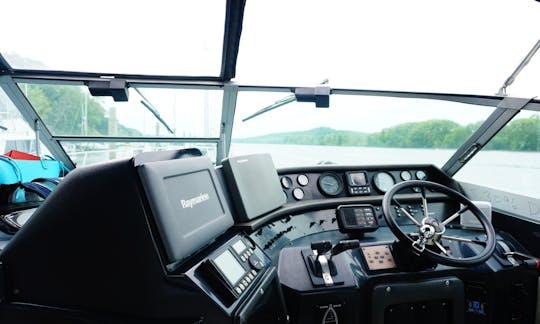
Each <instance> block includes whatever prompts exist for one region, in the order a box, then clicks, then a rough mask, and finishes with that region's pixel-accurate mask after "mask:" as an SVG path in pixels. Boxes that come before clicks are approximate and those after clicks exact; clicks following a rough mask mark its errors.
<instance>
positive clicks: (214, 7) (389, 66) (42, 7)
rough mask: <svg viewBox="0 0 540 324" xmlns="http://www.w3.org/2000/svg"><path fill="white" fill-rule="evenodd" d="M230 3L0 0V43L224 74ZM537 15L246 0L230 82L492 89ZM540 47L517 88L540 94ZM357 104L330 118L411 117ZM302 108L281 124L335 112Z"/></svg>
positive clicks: (121, 69)
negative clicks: (344, 114)
mask: <svg viewBox="0 0 540 324" xmlns="http://www.w3.org/2000/svg"><path fill="white" fill-rule="evenodd" d="M224 9H225V1H220V0H215V1H212V0H207V1H189V2H188V1H166V0H161V1H160V0H153V1H127V0H126V1H119V0H115V1H107V0H98V1H92V2H82V1H72V0H62V1H59V0H55V1H42V0H34V1H19V0H10V1H4V2H3V3H2V11H3V12H4V13H7V14H4V15H3V16H2V19H1V20H0V28H1V30H2V33H1V34H0V52H2V53H7V54H13V53H16V54H18V55H20V56H22V57H25V58H31V59H34V60H36V61H40V62H43V63H44V64H45V65H47V66H49V67H51V68H53V69H61V70H62V69H63V70H78V71H90V72H107V71H110V72H116V73H140V74H168V75H179V74H183V75H218V74H219V71H220V64H221V49H222V37H223V24H224V18H225V16H224ZM538 17H540V2H537V1H534V0H452V1H439V0H410V1H403V0H395V1H394V0H386V1H384V0H381V1H359V0H350V1H346V0H339V1H328V0H325V1H321V0H304V1H291V0H264V1H263V0H248V1H247V4H246V10H245V17H244V26H243V34H242V40H241V46H240V54H239V58H238V66H237V67H238V69H237V78H236V79H235V81H237V82H239V83H241V84H257V85H266V84H276V85H287V86H294V85H315V84H317V83H318V82H320V81H321V80H323V79H326V78H328V79H329V80H330V86H331V87H347V88H358V89H385V90H408V91H428V92H456V93H480V94H487V95H492V94H495V93H496V92H497V91H498V89H499V88H500V86H501V85H502V84H503V82H504V80H505V79H506V78H507V77H508V76H509V75H510V74H511V73H512V71H513V70H514V69H515V68H516V67H517V65H518V64H519V62H520V60H521V59H522V58H523V57H525V55H526V54H527V53H528V51H529V50H530V49H531V48H532V47H533V45H534V44H535V43H536V42H537V41H538V40H539V39H540V19H539V18H538ZM539 56H540V53H539V54H538V55H537V56H536V57H534V59H533V60H532V61H531V63H530V65H529V66H527V67H526V68H525V70H524V71H523V72H522V74H521V75H520V76H519V77H518V78H517V80H516V82H515V84H514V85H512V86H511V87H510V88H509V89H508V93H509V94H510V95H519V96H534V95H536V94H540V57H539ZM8 57H9V55H8ZM280 97H283V94H278V95H275V94H271V95H267V96H263V95H262V94H259V95H253V94H240V97H239V109H238V113H242V114H245V115H243V116H240V117H245V116H246V115H247V114H249V113H251V112H254V111H256V110H258V109H261V108H263V107H264V106H266V105H269V104H271V103H273V101H274V100H276V99H279V98H280ZM261 99H262V100H261ZM331 101H332V103H334V104H335V105H339V104H338V103H339V102H343V100H341V99H334V97H332V99H331ZM198 102H200V100H199V101H198ZM240 105H243V106H240ZM293 106H294V105H293ZM310 107H311V106H310ZM333 107H334V106H333ZM283 109H288V108H283ZM290 109H292V108H290ZM452 109H454V108H453V107H451V108H449V110H448V112H445V113H442V114H441V111H438V112H437V113H438V115H439V116H445V115H449V117H452V115H453V116H454V118H455V119H456V121H458V122H460V123H467V122H470V121H475V119H476V118H480V117H482V118H483V116H484V115H485V114H486V113H489V111H488V112H485V111H484V110H479V111H475V112H474V113H473V114H472V115H471V116H469V117H463V116H462V115H461V114H459V116H458V115H457V114H455V113H454V114H452V113H451V112H452ZM358 111H359V112H358V114H356V116H355V115H354V114H355V112H354V111H353V112H350V113H349V116H350V117H349V118H348V122H349V123H348V125H341V126H340V124H339V123H340V122H341V120H339V119H334V124H336V125H332V126H334V127H338V128H344V129H350V128H351V127H355V126H357V125H358V124H359V122H357V121H358V120H362V121H363V125H364V129H363V130H365V131H373V130H374V129H375V128H376V127H375V126H374V125H375V124H377V125H378V126H377V127H379V128H380V127H382V126H384V127H387V126H389V125H392V124H395V123H399V122H400V121H403V120H404V118H405V117H407V116H406V115H405V113H402V112H401V111H400V110H399V109H398V110H397V111H395V112H392V116H393V117H395V118H387V117H388V114H389V112H388V111H384V110H376V109H372V110H371V111H370V113H371V115H370V116H371V117H369V116H366V115H365V111H362V112H360V110H358ZM437 113H435V114H434V115H437ZM276 114H277V113H276ZM351 114H352V115H351ZM292 115H294V116H296V115H295V114H292ZM300 116H304V118H307V119H309V118H312V119H311V120H308V121H306V122H305V123H304V124H305V125H304V124H302V123H299V122H298V121H297V120H295V119H292V120H290V119H289V120H287V119H286V118H284V119H282V124H280V125H279V128H280V129H282V130H289V129H295V128H296V129H298V128H299V127H300V126H301V125H304V126H305V127H310V126H322V125H320V124H321V123H324V122H325V121H328V117H327V116H328V113H326V112H325V113H323V112H316V113H315V112H313V113H309V112H308V113H306V114H303V115H300ZM321 116H322V117H321ZM351 117H356V119H354V118H351ZM408 117H410V114H409V116H408ZM428 117H430V116H423V117H422V118H428ZM260 118H263V117H260ZM369 118H371V119H369ZM352 120H354V121H356V123H354V122H352ZM343 122H346V121H345V120H343ZM267 124H268V121H266V123H264V122H256V121H253V122H252V123H251V124H249V125H248V124H247V123H246V124H245V125H243V127H242V130H240V131H239V133H237V134H236V136H237V137H243V136H250V135H256V134H260V133H264V132H265V131H271V130H273V129H275V128H276V125H275V124H274V125H269V126H270V127H268V128H267V127H266V126H265V125H267ZM237 126H238V125H237ZM267 126H268V125H267ZM368 126H370V127H371V128H370V127H368ZM357 128H358V127H357ZM372 128H373V129H372Z"/></svg>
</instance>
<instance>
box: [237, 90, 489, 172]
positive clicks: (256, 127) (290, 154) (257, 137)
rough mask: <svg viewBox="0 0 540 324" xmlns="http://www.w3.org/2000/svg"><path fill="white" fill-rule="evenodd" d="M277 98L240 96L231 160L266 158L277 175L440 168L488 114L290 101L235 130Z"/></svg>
mask: <svg viewBox="0 0 540 324" xmlns="http://www.w3.org/2000/svg"><path fill="white" fill-rule="evenodd" d="M284 96H286V94H285V95H284V94H283V93H271V92H240V93H239V95H238V101H237V108H236V118H235V121H234V128H233V134H232V135H233V141H232V145H231V153H230V155H242V154H248V153H260V152H268V153H271V154H272V157H273V159H274V163H275V164H276V165H277V166H278V167H290V166H301V165H315V164H321V163H337V164H354V165H358V164H362V165H370V164H396V163H433V164H435V165H437V166H442V165H443V164H444V163H445V162H446V161H447V160H448V159H449V158H450V156H451V155H452V154H453V153H454V151H455V149H456V148H457V147H458V146H459V145H461V144H462V143H463V142H464V141H465V140H466V139H467V138H468V136H470V134H472V132H474V131H475V130H476V129H477V128H478V127H479V125H480V123H481V122H482V121H484V120H485V119H486V118H487V116H488V115H489V114H490V113H491V112H492V111H493V108H492V107H483V106H475V105H468V104H462V103H455V102H447V101H438V100H427V99H411V98H390V97H369V96H349V95H332V96H331V97H330V108H315V105H314V104H313V103H299V102H296V101H293V102H291V103H289V104H286V105H284V106H281V107H279V108H277V109H274V110H272V111H269V112H267V113H264V114H262V115H259V116H257V117H255V118H253V119H250V120H247V121H245V122H242V119H244V118H246V117H248V116H249V115H251V114H253V113H254V112H256V111H258V110H259V109H262V108H264V107H266V106H268V105H270V104H273V103H274V102H276V101H278V100H280V99H283V98H284Z"/></svg>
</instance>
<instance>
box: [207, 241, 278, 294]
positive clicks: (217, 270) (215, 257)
mask: <svg viewBox="0 0 540 324" xmlns="http://www.w3.org/2000/svg"><path fill="white" fill-rule="evenodd" d="M268 264H269V260H267V258H266V257H265V256H264V254H263V253H262V252H261V251H260V250H258V249H257V248H256V246H255V245H254V244H253V243H252V242H251V241H250V240H248V239H247V238H245V237H240V236H237V237H235V238H234V239H232V240H230V241H229V242H228V243H227V244H225V245H224V246H222V247H221V248H220V249H218V250H216V251H215V252H214V253H212V254H211V255H210V256H209V257H208V258H207V260H206V261H204V262H203V263H202V264H201V266H200V268H199V271H200V273H201V274H202V276H203V278H204V279H205V281H207V282H208V284H209V285H210V287H211V288H213V290H214V291H215V292H216V293H217V295H218V296H220V297H221V299H222V300H223V301H224V302H226V303H232V302H233V301H235V300H236V299H238V298H239V297H240V296H241V295H242V294H243V293H244V292H245V291H247V290H248V289H249V288H250V287H251V286H252V284H253V283H254V282H255V281H256V280H257V278H258V276H259V274H260V273H261V271H262V270H263V269H264V268H265V267H267V266H268Z"/></svg>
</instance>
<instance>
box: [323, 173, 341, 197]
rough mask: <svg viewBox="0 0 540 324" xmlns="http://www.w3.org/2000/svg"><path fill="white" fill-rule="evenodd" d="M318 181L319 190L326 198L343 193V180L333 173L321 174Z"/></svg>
mask: <svg viewBox="0 0 540 324" xmlns="http://www.w3.org/2000/svg"><path fill="white" fill-rule="evenodd" d="M318 181H319V189H321V191H322V193H323V194H325V195H327V196H337V195H339V194H340V193H341V192H342V191H343V180H342V179H341V177H340V176H339V175H337V174H335V173H331V172H327V173H323V174H322V175H321V176H320V177H319V180H318Z"/></svg>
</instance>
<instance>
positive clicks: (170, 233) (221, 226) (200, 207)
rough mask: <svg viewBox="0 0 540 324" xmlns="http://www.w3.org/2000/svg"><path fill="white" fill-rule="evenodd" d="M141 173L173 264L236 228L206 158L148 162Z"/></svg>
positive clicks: (142, 166) (213, 171)
mask: <svg viewBox="0 0 540 324" xmlns="http://www.w3.org/2000/svg"><path fill="white" fill-rule="evenodd" d="M139 174H140V175H141V179H142V182H143V186H144V189H145V192H146V194H147V196H148V201H149V204H150V207H151V208H152V212H153V214H154V218H155V221H156V225H157V228H158V230H159V232H160V237H161V239H162V242H163V246H164V248H165V250H166V253H167V258H168V259H169V261H170V262H174V261H178V260H182V259H184V258H185V257H187V256H188V255H190V254H193V253H194V252H196V251H197V250H198V249H200V248H201V247H202V246H205V245H207V244H209V243H210V242H212V241H213V239H215V238H216V237H217V236H218V235H219V234H221V233H223V232H225V231H226V230H227V229H228V228H229V227H230V226H232V225H233V219H232V216H231V214H230V212H229V208H228V206H227V205H226V200H225V198H224V196H223V193H222V192H221V187H220V185H219V183H218V181H219V180H218V178H217V176H216V173H215V170H214V167H213V165H212V163H211V162H210V160H209V159H208V158H207V157H197V158H187V159H178V160H169V161H159V162H149V163H146V164H143V165H141V166H140V167H139Z"/></svg>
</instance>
